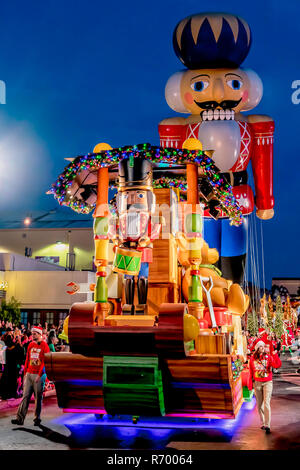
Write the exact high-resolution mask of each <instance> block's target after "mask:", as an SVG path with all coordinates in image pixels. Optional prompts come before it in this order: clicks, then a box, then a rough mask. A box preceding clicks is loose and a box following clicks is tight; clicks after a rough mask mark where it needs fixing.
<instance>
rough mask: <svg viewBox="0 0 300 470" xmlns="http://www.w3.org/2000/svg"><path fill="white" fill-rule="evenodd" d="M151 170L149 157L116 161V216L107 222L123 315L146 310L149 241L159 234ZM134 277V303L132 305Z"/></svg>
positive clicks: (150, 251) (149, 260) (149, 259)
mask: <svg viewBox="0 0 300 470" xmlns="http://www.w3.org/2000/svg"><path fill="white" fill-rule="evenodd" d="M152 181H153V169H152V164H151V162H150V161H149V160H146V159H145V158H143V157H141V156H138V157H134V156H133V155H130V156H128V157H125V158H124V159H123V160H121V162H120V163H119V187H118V194H117V211H118V216H117V218H116V219H114V224H113V225H112V224H111V225H110V229H109V238H110V239H113V240H114V243H115V245H116V246H115V258H114V267H113V270H114V271H116V272H119V273H122V274H124V285H125V304H124V305H123V307H122V311H123V314H127V315H134V313H136V314H137V315H143V314H146V313H147V294H148V276H149V263H151V262H152V248H153V244H152V240H154V239H157V238H158V237H159V233H160V230H161V224H160V223H155V224H153V223H152V220H151V219H152V216H153V213H154V212H155V195H154V193H153V185H152ZM135 276H138V279H137V291H138V302H139V303H138V305H136V306H135V305H134V290H135Z"/></svg>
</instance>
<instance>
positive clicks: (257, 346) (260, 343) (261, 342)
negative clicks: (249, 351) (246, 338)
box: [255, 341, 265, 351]
mask: <svg viewBox="0 0 300 470" xmlns="http://www.w3.org/2000/svg"><path fill="white" fill-rule="evenodd" d="M261 346H263V347H265V343H264V342H263V341H258V342H257V343H256V345H255V351H257V350H258V348H260V347H261Z"/></svg>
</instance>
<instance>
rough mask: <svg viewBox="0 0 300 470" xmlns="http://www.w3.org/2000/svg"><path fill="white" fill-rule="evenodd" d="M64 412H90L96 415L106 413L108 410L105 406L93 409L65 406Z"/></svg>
mask: <svg viewBox="0 0 300 470" xmlns="http://www.w3.org/2000/svg"><path fill="white" fill-rule="evenodd" d="M63 413H88V414H91V413H93V414H96V415H105V414H106V411H105V409H104V408H102V409H101V408H100V409H93V408H63Z"/></svg>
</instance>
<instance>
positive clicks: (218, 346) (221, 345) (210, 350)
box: [195, 334, 226, 354]
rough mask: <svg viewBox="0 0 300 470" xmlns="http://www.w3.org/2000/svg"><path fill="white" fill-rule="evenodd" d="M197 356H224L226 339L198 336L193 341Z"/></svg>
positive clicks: (222, 337) (217, 336)
mask: <svg viewBox="0 0 300 470" xmlns="http://www.w3.org/2000/svg"><path fill="white" fill-rule="evenodd" d="M195 349H196V352H197V354H225V353H226V338H225V336H224V335H222V334H220V335H201V334H200V335H199V336H198V337H197V338H196V340H195Z"/></svg>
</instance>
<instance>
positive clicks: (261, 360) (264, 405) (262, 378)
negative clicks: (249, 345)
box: [249, 341, 281, 434]
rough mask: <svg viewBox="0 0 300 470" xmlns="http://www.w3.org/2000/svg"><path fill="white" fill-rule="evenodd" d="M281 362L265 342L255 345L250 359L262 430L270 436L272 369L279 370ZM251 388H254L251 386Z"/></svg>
mask: <svg viewBox="0 0 300 470" xmlns="http://www.w3.org/2000/svg"><path fill="white" fill-rule="evenodd" d="M280 366H281V361H280V359H279V357H278V355H277V352H276V351H273V353H272V354H270V353H269V351H268V347H267V346H266V344H265V343H264V342H263V341H259V342H258V343H256V345H255V352H254V354H253V356H252V357H251V358H250V363H249V372H250V377H251V379H252V380H251V382H252V381H254V390H255V396H256V405H257V409H258V412H259V416H260V420H261V429H264V430H265V431H266V433H267V434H270V432H271V430H270V426H271V396H272V390H273V381H272V378H273V377H272V367H274V368H276V369H278V368H279V367H280ZM250 388H252V387H251V386H250Z"/></svg>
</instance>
